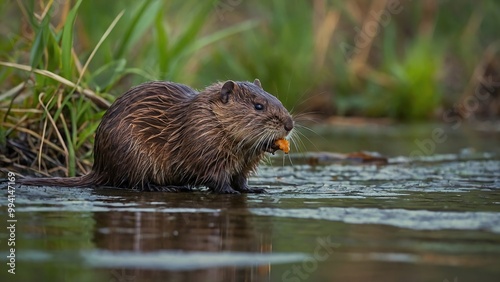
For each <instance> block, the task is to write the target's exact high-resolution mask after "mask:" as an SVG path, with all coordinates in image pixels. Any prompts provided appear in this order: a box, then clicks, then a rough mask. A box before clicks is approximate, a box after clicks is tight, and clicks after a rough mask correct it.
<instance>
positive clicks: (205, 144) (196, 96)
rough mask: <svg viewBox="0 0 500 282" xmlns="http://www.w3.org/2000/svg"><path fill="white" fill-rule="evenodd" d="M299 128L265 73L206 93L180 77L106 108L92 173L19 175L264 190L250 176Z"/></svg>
mask: <svg viewBox="0 0 500 282" xmlns="http://www.w3.org/2000/svg"><path fill="white" fill-rule="evenodd" d="M292 128H293V120H292V118H291V116H290V114H289V113H288V111H287V110H286V109H285V108H284V107H283V105H282V104H281V103H280V102H279V100H278V99H276V98H275V97H274V96H272V95H270V94H269V93H267V92H265V91H264V90H263V89H262V87H261V86H260V82H259V81H258V80H256V81H255V82H254V83H249V82H233V81H228V82H226V83H224V84H223V83H216V84H214V85H211V86H209V87H207V88H206V89H205V90H203V91H202V92H200V93H197V92H195V91H194V90H193V89H191V88H189V87H188V86H185V85H182V84H177V83H170V82H149V83H144V84H142V85H139V86H137V87H134V88H132V89H131V90H129V91H128V92H126V93H125V94H124V95H123V96H121V97H120V98H118V99H117V100H116V101H115V102H114V103H113V105H111V107H110V108H109V109H108V111H107V112H106V114H105V115H104V116H103V119H102V121H101V123H100V125H99V127H98V128H97V132H96V136H95V145H94V165H93V167H92V171H91V172H90V173H89V174H87V175H84V176H82V177H74V178H40V179H36V178H34V179H23V180H21V181H20V183H21V184H26V185H60V186H113V187H123V188H132V189H139V190H178V189H181V188H186V187H192V186H207V187H209V188H210V189H211V190H213V191H215V192H218V193H237V192H238V191H239V192H262V191H263V190H262V189H252V188H249V187H248V185H247V178H248V176H249V174H250V173H251V172H252V171H254V170H255V168H256V167H257V164H258V163H259V161H260V160H261V159H262V157H263V155H264V154H265V152H274V151H276V149H277V148H276V145H274V142H275V141H276V140H277V139H280V138H284V137H286V136H287V135H288V133H289V132H290V131H291V130H292Z"/></svg>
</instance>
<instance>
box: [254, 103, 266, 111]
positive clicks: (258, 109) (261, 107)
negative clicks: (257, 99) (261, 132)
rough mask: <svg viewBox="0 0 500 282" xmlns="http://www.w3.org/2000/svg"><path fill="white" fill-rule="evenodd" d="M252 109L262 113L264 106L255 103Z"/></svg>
mask: <svg viewBox="0 0 500 282" xmlns="http://www.w3.org/2000/svg"><path fill="white" fill-rule="evenodd" d="M254 107H255V109H256V110H257V111H262V110H263V109H264V105H262V104H261V103H255V104H254Z"/></svg>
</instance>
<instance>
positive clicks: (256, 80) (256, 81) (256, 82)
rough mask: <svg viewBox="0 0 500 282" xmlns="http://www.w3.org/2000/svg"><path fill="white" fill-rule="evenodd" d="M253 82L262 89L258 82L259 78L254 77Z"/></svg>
mask: <svg viewBox="0 0 500 282" xmlns="http://www.w3.org/2000/svg"><path fill="white" fill-rule="evenodd" d="M253 84H255V85H257V86H259V87H260V89H264V88H262V85H261V84H260V80H259V79H258V78H256V79H255V80H254V81H253Z"/></svg>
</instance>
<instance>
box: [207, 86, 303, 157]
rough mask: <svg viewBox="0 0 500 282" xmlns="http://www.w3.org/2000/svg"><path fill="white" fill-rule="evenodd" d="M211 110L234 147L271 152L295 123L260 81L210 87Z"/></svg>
mask: <svg viewBox="0 0 500 282" xmlns="http://www.w3.org/2000/svg"><path fill="white" fill-rule="evenodd" d="M207 90H210V92H211V93H212V95H214V94H215V95H214V96H213V97H212V99H211V103H212V111H213V112H214V114H215V115H216V117H217V119H218V120H219V122H220V124H221V125H222V127H223V128H224V130H225V131H226V132H227V134H228V136H229V137H230V138H231V139H232V142H235V144H236V145H237V146H240V147H245V148H250V149H251V150H255V151H256V152H257V151H260V150H262V151H266V152H271V153H274V152H275V151H276V150H277V149H278V148H277V147H276V145H275V141H276V140H278V139H283V138H285V137H286V136H288V134H289V133H290V132H291V131H292V129H293V127H294V121H293V119H292V116H291V115H290V113H289V112H288V111H287V110H286V109H285V107H284V106H283V104H281V102H280V101H279V100H278V99H277V98H276V97H274V96H273V95H271V94H269V93H267V92H266V91H264V89H262V86H261V84H260V81H259V80H258V79H256V80H255V81H254V82H253V83H251V82H234V81H231V80H229V81H226V82H225V83H216V84H214V85H212V86H210V87H209V88H208V89H207Z"/></svg>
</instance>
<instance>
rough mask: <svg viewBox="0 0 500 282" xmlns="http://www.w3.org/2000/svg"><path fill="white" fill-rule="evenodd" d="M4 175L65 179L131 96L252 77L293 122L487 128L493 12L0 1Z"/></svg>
mask: <svg viewBox="0 0 500 282" xmlns="http://www.w3.org/2000/svg"><path fill="white" fill-rule="evenodd" d="M0 14H1V18H2V20H1V21H2V24H1V25H0V82H1V83H0V114H1V116H0V118H1V123H2V126H1V128H0V149H1V156H2V157H1V158H0V159H1V160H0V162H2V166H12V165H15V166H17V167H18V169H20V170H22V169H23V168H26V169H32V168H33V167H37V169H36V170H37V171H39V172H40V173H44V174H62V175H75V174H77V173H81V172H85V171H88V169H89V167H90V164H91V151H92V150H91V148H92V142H93V133H94V131H95V129H96V127H97V125H98V123H99V121H100V117H101V116H102V114H103V111H104V110H105V109H106V107H107V106H108V105H109V104H110V103H111V102H112V101H113V100H114V99H115V98H116V97H117V96H119V95H120V94H122V93H124V92H125V91H126V90H127V89H129V88H130V87H131V86H133V85H136V84H139V83H141V82H144V81H148V80H171V81H175V82H180V83H185V84H187V85H190V86H192V87H195V88H198V89H201V88H203V87H205V86H207V85H209V84H211V83H213V82H215V81H219V80H227V79H232V80H250V81H251V80H253V79H254V78H259V79H260V80H261V82H262V85H263V86H264V88H265V89H266V90H267V91H268V92H270V93H272V94H274V95H276V96H278V97H279V98H280V100H282V101H283V103H284V104H285V106H286V107H287V108H288V109H289V110H291V111H292V112H293V113H295V114H301V115H304V114H307V116H314V118H315V119H317V118H318V117H320V118H328V117H331V116H345V117H352V116H356V117H365V118H390V119H392V120H395V121H402V122H415V121H429V120H432V121H442V122H448V123H449V122H452V121H453V120H456V119H457V118H471V117H472V116H473V117H474V118H480V119H497V118H498V116H499V113H500V102H499V93H500V91H499V89H500V56H499V48H500V41H499V39H500V38H499V33H498V27H499V24H500V1H496V0H485V1H472V0H470V1H452V0H441V1H433V0H423V1H410V0H401V1H386V0H379V1H365V0H352V1H334V0H330V1H328V0H309V1H286V0H270V1H245V0H220V1H181V0H174V1H152V0H149V1H147V0H146V1H132V0H127V1H97V0H85V1H62V0H54V1H2V2H1V3H0Z"/></svg>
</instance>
